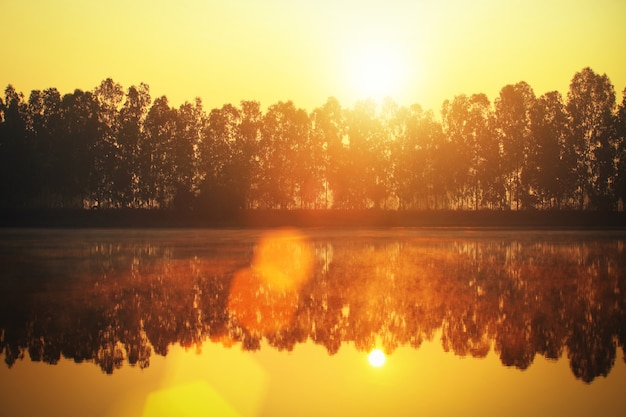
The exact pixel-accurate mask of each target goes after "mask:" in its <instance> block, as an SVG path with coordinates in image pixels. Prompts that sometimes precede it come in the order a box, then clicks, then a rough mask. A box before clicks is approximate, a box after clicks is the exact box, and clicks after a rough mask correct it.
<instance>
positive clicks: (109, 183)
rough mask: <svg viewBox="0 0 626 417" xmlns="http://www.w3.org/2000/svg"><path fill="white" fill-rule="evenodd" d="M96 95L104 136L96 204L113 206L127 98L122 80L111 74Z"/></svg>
mask: <svg viewBox="0 0 626 417" xmlns="http://www.w3.org/2000/svg"><path fill="white" fill-rule="evenodd" d="M94 96H95V98H96V100H97V101H98V103H99V105H100V111H99V119H100V129H101V132H100V138H99V141H98V142H97V144H96V159H95V161H94V172H95V173H96V183H95V184H94V195H93V199H94V200H95V205H96V206H98V207H109V206H112V205H114V199H115V189H114V186H115V179H114V176H113V174H114V172H115V170H116V168H117V164H118V163H119V161H118V157H119V155H118V154H117V151H118V135H119V133H120V117H119V111H120V108H121V106H122V101H123V100H124V90H123V89H122V86H121V84H119V83H116V82H115V81H113V80H112V79H111V78H107V79H106V80H103V81H102V82H101V83H100V85H99V86H97V87H96V88H95V89H94Z"/></svg>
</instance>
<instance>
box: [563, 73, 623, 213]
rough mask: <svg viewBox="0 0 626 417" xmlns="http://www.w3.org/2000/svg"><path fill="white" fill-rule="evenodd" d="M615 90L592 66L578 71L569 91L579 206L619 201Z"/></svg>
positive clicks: (610, 204) (604, 206)
mask: <svg viewBox="0 0 626 417" xmlns="http://www.w3.org/2000/svg"><path fill="white" fill-rule="evenodd" d="M615 104H616V103H615V89H614V87H613V84H611V81H610V80H609V78H608V77H607V76H606V74H603V75H599V74H596V73H595V72H593V70H592V69H591V68H588V67H587V68H584V69H583V70H582V71H580V72H577V73H576V74H574V77H573V78H572V82H571V83H570V87H569V91H568V93H567V110H568V112H569V115H570V119H571V140H572V142H573V143H572V144H573V145H574V149H575V150H576V153H577V155H578V164H577V188H578V190H577V191H578V200H579V203H578V204H579V207H580V208H581V209H582V208H584V207H585V206H586V205H588V206H589V207H590V208H601V209H609V208H612V207H614V205H615V203H616V200H615V198H614V193H613V190H612V188H613V182H614V176H615V163H614V160H615V146H616V141H615V134H614V132H613V126H614V120H613V117H614V111H615Z"/></svg>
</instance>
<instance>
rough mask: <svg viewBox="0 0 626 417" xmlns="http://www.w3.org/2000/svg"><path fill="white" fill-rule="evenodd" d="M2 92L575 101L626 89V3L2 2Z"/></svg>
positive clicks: (347, 100) (312, 101)
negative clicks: (583, 76)
mask: <svg viewBox="0 0 626 417" xmlns="http://www.w3.org/2000/svg"><path fill="white" fill-rule="evenodd" d="M0 15H1V16H3V19H2V21H3V34H4V39H5V42H4V43H3V60H2V64H1V65H0V84H1V87H2V88H4V87H5V86H6V85H8V84H13V85H14V86H15V88H16V89H17V90H19V91H22V92H24V93H25V94H26V95H28V93H29V92H30V90H32V89H45V88H48V87H56V88H58V89H59V90H60V91H61V92H62V93H66V92H71V91H73V89H74V88H81V89H86V90H91V89H93V88H94V87H95V86H97V85H98V84H99V83H100V81H102V80H103V79H105V78H107V77H112V78H113V79H114V80H115V81H117V82H119V83H121V84H122V86H123V87H124V88H128V87H129V86H130V85H133V84H139V83H140V82H145V83H147V84H149V85H150V87H151V92H152V97H153V98H155V97H158V96H160V95H163V94H165V95H167V97H168V98H169V99H170V103H171V104H173V105H175V106H178V105H179V104H181V103H182V102H184V101H192V100H193V99H194V98H195V97H196V96H200V97H201V98H202V99H203V102H204V103H205V107H206V108H207V109H210V108H215V107H220V106H222V105H223V104H225V103H232V104H237V103H239V101H241V100H258V101H260V102H261V104H262V105H263V106H264V107H265V106H268V105H271V104H273V103H275V102H277V101H279V100H293V101H294V102H295V104H296V105H297V106H299V107H304V108H306V109H313V108H315V107H318V106H321V105H322V104H323V103H324V102H325V101H326V99H327V98H328V97H329V96H335V97H336V98H338V99H339V101H340V102H341V103H342V104H343V105H344V106H352V105H353V104H354V102H355V101H356V100H357V99H359V98H363V97H365V96H368V95H373V96H374V97H379V96H382V95H391V96H392V97H393V98H394V99H395V100H396V101H397V102H398V103H400V104H405V105H408V104H413V103H419V104H422V105H423V106H424V107H425V108H428V109H432V110H434V111H435V112H438V111H439V109H440V107H441V103H442V102H443V100H445V99H451V98H453V97H454V96H455V95H456V94H460V93H467V94H472V93H476V92H481V93H486V94H487V95H488V96H489V98H490V99H491V100H492V101H493V99H494V98H495V97H496V96H497V94H498V92H499V90H500V89H501V88H502V87H503V86H504V85H506V84H510V83H516V82H518V81H526V82H528V83H529V84H530V85H531V86H532V87H533V88H534V90H535V93H536V94H537V95H540V94H543V93H544V92H546V91H550V90H554V89H556V90H559V91H561V92H562V93H563V94H564V95H565V94H566V91H567V88H568V85H569V82H570V80H571V78H572V76H573V75H574V73H575V72H576V71H579V70H581V69H582V68H583V67H585V66H590V67H591V68H592V69H593V70H594V71H596V72H598V73H600V74H602V73H606V74H607V75H608V76H609V78H610V79H611V81H612V82H613V84H614V85H615V88H616V91H617V93H618V100H621V91H622V90H623V89H624V88H625V87H626V55H625V54H624V52H623V45H624V44H623V42H624V39H626V25H624V17H626V2H625V1H621V0H589V1H581V0H551V1H545V0H526V1H517V0H514V1H501V0H476V1H463V0H455V1H452V0H447V1H446V0H415V1H406V0H387V1H367V0H361V1H348V0H319V1H314V2H313V1H309V0H306V1H305V0H265V1H242V0H233V1H206V0H205V1H203V0H181V1H175V2H174V1H165V0H133V1H129V0H108V1H106V2H103V1H83V0H59V1H54V2H51V1H48V0H22V1H2V2H1V3H0Z"/></svg>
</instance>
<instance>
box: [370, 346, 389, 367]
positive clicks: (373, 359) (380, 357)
mask: <svg viewBox="0 0 626 417" xmlns="http://www.w3.org/2000/svg"><path fill="white" fill-rule="evenodd" d="M367 360H368V361H369V363H370V365H372V366H373V367H374V368H380V367H381V366H383V365H384V364H385V362H386V361H387V357H386V356H385V353H384V352H383V351H382V350H380V349H374V350H372V351H371V352H370V354H369V355H368V356H367Z"/></svg>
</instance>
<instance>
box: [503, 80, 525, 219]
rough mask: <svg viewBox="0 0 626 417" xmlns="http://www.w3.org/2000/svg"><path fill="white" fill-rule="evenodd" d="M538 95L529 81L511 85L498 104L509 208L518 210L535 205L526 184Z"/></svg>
mask: <svg viewBox="0 0 626 417" xmlns="http://www.w3.org/2000/svg"><path fill="white" fill-rule="evenodd" d="M534 102H535V93H534V92H533V90H532V88H531V87H530V86H529V85H528V84H527V83H525V82H523V81H522V82H519V83H517V84H515V85H511V84H509V85H507V86H505V87H503V88H502V90H500V95H499V97H498V98H497V99H496V100H495V101H494V105H495V122H496V129H497V133H498V134H499V135H500V141H501V143H502V149H503V152H504V154H503V163H504V165H503V168H504V174H505V175H506V178H507V181H506V184H507V193H508V196H509V206H510V207H511V208H514V209H516V210H518V209H520V208H521V207H523V206H534V201H533V197H532V191H531V190H530V189H529V188H528V186H527V185H526V184H524V183H523V182H522V173H523V170H524V169H525V167H526V163H527V159H528V152H529V149H530V148H531V146H532V145H531V144H532V142H533V139H532V130H531V122H530V118H531V117H530V116H531V112H532V109H533V106H534Z"/></svg>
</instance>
